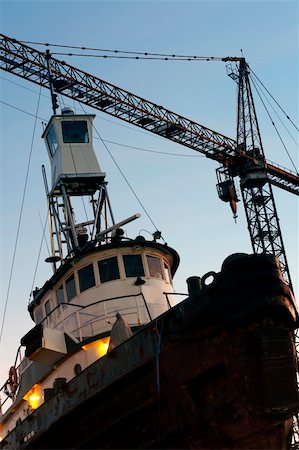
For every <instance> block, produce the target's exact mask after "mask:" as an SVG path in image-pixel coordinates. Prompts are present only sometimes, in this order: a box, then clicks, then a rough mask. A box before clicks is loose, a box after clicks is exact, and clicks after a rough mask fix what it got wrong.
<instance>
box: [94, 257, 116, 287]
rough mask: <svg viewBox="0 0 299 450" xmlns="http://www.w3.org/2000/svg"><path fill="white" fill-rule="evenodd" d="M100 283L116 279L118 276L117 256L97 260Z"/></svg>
mask: <svg viewBox="0 0 299 450" xmlns="http://www.w3.org/2000/svg"><path fill="white" fill-rule="evenodd" d="M98 265H99V271H100V280H101V283H105V282H106V281H111V280H117V279H118V278H119V269H118V263H117V257H116V256H112V258H107V259H101V260H100V261H98Z"/></svg>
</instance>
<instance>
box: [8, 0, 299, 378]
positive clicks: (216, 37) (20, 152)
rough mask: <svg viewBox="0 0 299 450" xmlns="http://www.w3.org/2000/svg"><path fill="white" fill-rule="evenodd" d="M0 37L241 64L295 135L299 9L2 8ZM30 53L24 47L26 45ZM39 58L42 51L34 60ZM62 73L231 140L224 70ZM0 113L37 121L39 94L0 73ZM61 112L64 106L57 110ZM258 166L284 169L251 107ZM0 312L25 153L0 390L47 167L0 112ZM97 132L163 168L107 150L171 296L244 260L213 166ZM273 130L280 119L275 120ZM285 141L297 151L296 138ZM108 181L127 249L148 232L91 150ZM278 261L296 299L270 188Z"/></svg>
mask: <svg viewBox="0 0 299 450" xmlns="http://www.w3.org/2000/svg"><path fill="white" fill-rule="evenodd" d="M0 8H1V11H0V12H1V29H2V33H3V34H6V35H8V36H10V37H14V38H16V39H18V40H24V41H34V42H50V43H57V44H69V45H79V46H85V47H88V46H89V47H98V48H106V49H118V50H128V51H139V52H153V53H171V54H173V53H174V54H194V55H199V56H228V55H230V56H239V55H240V51H241V49H243V52H244V56H245V57H246V59H247V61H248V62H249V64H250V66H251V67H252V69H253V70H254V72H255V73H256V74H257V75H258V77H259V78H260V79H261V80H262V82H263V83H264V84H265V86H266V87H267V88H268V89H269V91H270V92H271V94H272V95H273V96H274V97H275V99H276V100H277V101H278V102H279V103H280V104H281V105H282V107H283V108H284V110H285V111H286V112H287V113H288V115H289V116H290V117H291V118H292V120H293V121H294V122H298V32H299V25H298V3H297V2H289V1H283V2H280V1H265V2H262V1H235V2H227V1H218V2H216V1H209V2H203V1H190V2H188V1H140V0H139V1H138V2H137V1H135V2H134V1H133V2H129V1H118V2H117V1H107V2H105V1H91V2H90V1H82V0H81V1H71V0H70V1H65V2H64V1H41V0H39V1H33V2H29V1H19V2H18V1H12V0H10V1H1V2H0ZM32 46H34V45H32ZM37 48H38V49H41V50H44V49H45V47H40V46H39V47H37ZM62 58H63V59H65V60H66V61H68V62H70V64H72V65H74V66H77V67H79V68H81V69H83V70H85V71H87V72H90V73H92V74H94V75H96V76H98V77H100V78H102V79H104V80H107V81H109V82H111V83H114V84H116V85H118V86H120V87H123V88H125V89H127V90H129V91H131V92H133V93H136V94H138V95H140V96H142V97H144V98H147V99H149V100H152V101H154V102H155V103H158V104H161V105H163V106H165V107H167V108H168V109H171V110H173V111H175V112H176V113H179V114H181V115H184V116H186V117H188V118H190V119H192V120H194V121H197V122H199V123H200V124H203V125H205V126H207V127H209V128H212V129H214V130H216V131H218V132H220V133H223V134H225V135H227V136H229V137H232V138H235V134H236V85H235V84H234V82H233V81H232V80H231V79H230V78H229V77H227V75H226V68H225V64H224V63H223V62H174V61H172V62H165V61H128V60H112V59H106V60H103V59H90V58H79V57H78V58H75V57H74V58H68V57H62ZM0 76H1V78H0V82H1V99H2V101H4V102H6V103H8V104H10V105H12V106H13V107H16V108H19V109H21V110H24V111H26V112H29V113H31V114H33V115H34V114H35V112H36V110H37V104H38V100H40V106H39V111H38V116H39V117H42V118H43V119H44V120H45V121H47V120H48V119H49V117H50V115H51V105H50V100H49V94H48V92H47V91H42V92H41V94H42V96H41V97H40V98H39V88H38V87H37V86H35V85H33V84H30V83H29V82H26V81H25V80H22V79H19V78H17V77H14V76H12V75H10V74H6V73H4V72H3V73H1V74H0ZM65 103H66V104H67V105H69V106H72V107H76V110H77V112H81V109H80V106H79V105H73V104H72V103H71V102H70V101H69V100H65ZM256 106H257V110H258V117H259V124H260V127H261V133H262V139H263V143H264V150H265V153H266V157H267V159H269V160H272V161H275V162H276V163H278V164H281V165H283V166H286V167H288V168H290V169H292V166H291V163H290V162H289V159H288V157H287V156H286V153H285V151H284V149H283V147H282V145H281V143H280V142H279V139H278V137H277V136H276V134H275V131H274V129H273V127H272V126H271V124H269V120H268V118H267V115H266V114H265V112H264V110H263V108H262V107H261V105H260V103H259V102H258V99H257V96H256ZM0 111H1V278H0V280H1V305H0V318H1V322H2V315H3V311H4V304H5V301H6V298H7V288H8V280H9V274H10V271H11V263H12V258H13V249H14V244H15V239H16V232H17V221H18V216H19V213H20V205H21V199H22V193H23V188H24V182H25V175H26V168H27V163H28V158H29V152H30V148H31V143H32V140H33V146H32V158H31V165H30V170H29V178H28V183H27V191H26V196H25V203H24V214H23V218H22V223H21V229H20V236H19V243H18V247H17V251H16V260H15V265H14V270H13V276H12V284H11V289H10V293H9V297H8V307H7V316H6V321H5V326H4V332H3V337H2V342H1V343H0V359H1V364H0V366H1V373H0V383H1V384H2V382H3V381H4V379H5V378H6V376H7V372H8V369H9V367H10V365H11V364H12V363H13V361H14V357H15V352H16V349H17V347H18V344H19V339H20V338H21V337H22V336H23V335H24V334H25V332H26V331H27V330H28V329H29V328H30V327H32V326H33V322H32V321H31V319H30V318H29V317H28V314H27V303H28V299H29V294H30V290H31V286H32V283H33V277H34V273H35V271H36V276H35V280H34V286H41V285H42V284H43V282H44V281H45V280H46V279H47V278H48V277H49V276H50V272H49V268H48V267H47V266H46V264H45V263H43V260H44V259H45V258H46V257H47V256H48V254H47V248H46V245H43V247H42V252H41V257H40V260H41V263H40V264H38V268H37V270H36V266H37V255H38V252H39V247H40V243H41V238H42V225H41V221H42V222H43V221H44V219H45V217H46V201H45V194H44V187H43V181H42V175H41V165H42V164H45V165H46V167H48V157H47V153H46V151H45V147H44V144H43V142H42V140H41V139H40V136H41V134H42V124H41V120H38V121H37V124H36V132H35V135H34V139H33V129H34V117H32V116H30V115H28V114H26V113H25V112H21V111H18V110H16V109H15V108H12V107H9V106H7V105H5V104H3V103H2V104H1V109H0ZM92 112H94V113H96V114H97V119H96V128H97V130H98V131H99V133H100V134H101V136H102V138H103V139H106V140H109V141H113V142H118V143H122V144H125V145H129V146H133V147H140V148H143V149H148V150H151V151H160V152H168V153H176V154H180V155H185V156H171V155H161V154H157V153H150V152H144V151H141V150H136V149H129V148H127V147H122V146H120V145H115V144H107V145H108V147H109V150H110V151H111V153H112V154H113V156H114V157H115V159H116V160H117V162H118V164H119V165H120V167H121V169H122V171H123V172H124V173H125V175H126V177H127V179H128V180H129V182H130V183H131V185H132V186H133V188H134V190H135V191H136V193H137V194H138V196H139V198H140V199H141V201H142V203H143V204H144V206H145V208H146V209H147V211H148V212H149V214H150V216H151V217H152V219H153V221H154V222H155V224H156V225H157V227H158V228H159V229H160V230H161V231H162V233H163V236H164V238H165V240H166V241H167V243H168V244H169V245H171V246H172V247H174V248H175V249H176V250H177V251H178V252H179V253H180V255H181V266H180V269H179V271H178V273H177V277H176V280H175V281H176V283H175V285H176V288H177V291H179V292H186V285H185V280H186V278H187V277H188V276H191V275H203V274H204V273H206V272H208V271H209V270H215V271H219V270H220V268H221V264H222V262H223V260H224V259H225V258H226V257H227V256H228V255H229V254H231V253H234V252H248V253H249V252H251V248H250V241H249V234H248V232H247V225H246V222H245V218H244V211H243V207H242V205H241V203H239V204H238V206H239V217H238V221H237V224H235V223H234V221H233V218H232V216H231V213H230V209H229V207H228V206H227V204H224V203H222V202H221V201H220V200H218V197H217V193H216V187H215V185H216V176H215V169H216V168H217V166H218V165H217V164H216V163H215V162H213V161H210V160H208V159H206V158H204V157H201V156H199V155H198V154H195V153H194V152H192V151H191V150H189V149H187V148H183V147H180V146H178V145H175V144H173V143H171V142H168V141H166V140H163V139H162V138H157V137H155V136H150V135H149V134H147V133H144V132H142V131H141V130H139V129H135V128H133V127H132V126H128V125H126V124H125V123H122V122H120V121H118V120H116V119H113V118H111V117H109V116H107V115H104V114H103V113H101V112H96V111H92ZM273 116H274V118H275V122H276V123H278V122H279V120H278V118H276V116H275V115H274V113H273ZM287 127H288V130H289V131H290V132H291V133H292V136H293V137H294V138H295V139H296V140H297V141H298V135H296V133H295V131H294V129H293V128H292V127H291V126H290V125H289V123H288V124H287ZM281 132H282V135H283V138H284V141H285V143H286V145H287V148H288V150H289V152H290V154H291V155H292V157H293V159H294V161H295V163H297V167H298V148H296V146H295V144H294V142H293V140H292V138H290V136H289V134H288V133H286V131H285V129H284V128H282V131H281ZM95 147H96V152H97V156H98V158H99V162H100V165H101V167H102V169H103V170H104V171H105V172H106V173H107V179H108V181H109V185H108V188H109V192H110V197H111V201H112V205H113V209H114V213H115V217H116V220H122V219H123V218H126V217H128V216H130V215H131V214H133V213H135V212H141V214H142V218H141V219H139V221H137V222H135V223H134V224H131V225H130V226H128V227H127V230H128V232H129V233H131V234H132V235H133V236H134V235H135V234H136V233H138V232H139V230H140V229H145V230H147V231H149V232H153V231H154V230H153V227H152V225H151V223H150V222H149V221H148V219H147V218H146V216H145V214H144V213H143V211H142V210H140V206H139V204H138V203H137V202H136V200H135V199H134V196H133V195H132V193H131V192H130V190H129V189H128V188H127V185H126V183H125V181H124V180H123V178H122V176H121V174H120V173H119V171H118V169H117V168H116V166H115V165H114V163H113V161H112V159H111V157H110V156H109V154H107V151H106V150H105V148H104V147H103V145H101V143H100V142H99V141H96V143H95ZM274 195H275V199H276V204H277V209H278V215H279V218H280V224H281V228H282V233H283V237H284V243H285V247H286V252H287V257H288V261H289V266H290V270H291V275H292V279H293V284H294V286H295V289H296V292H298V228H299V227H298V225H299V223H298V221H299V217H298V199H297V198H295V196H293V195H291V194H289V193H287V192H284V191H281V190H279V189H276V188H274Z"/></svg>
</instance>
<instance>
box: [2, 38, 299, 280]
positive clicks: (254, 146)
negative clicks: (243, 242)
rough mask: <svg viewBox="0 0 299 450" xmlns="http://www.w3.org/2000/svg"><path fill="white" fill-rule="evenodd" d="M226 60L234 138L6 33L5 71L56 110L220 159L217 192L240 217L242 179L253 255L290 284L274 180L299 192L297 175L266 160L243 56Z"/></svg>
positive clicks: (3, 51)
mask: <svg viewBox="0 0 299 450" xmlns="http://www.w3.org/2000/svg"><path fill="white" fill-rule="evenodd" d="M220 60H222V61H224V62H236V63H238V70H237V71H236V72H235V73H233V72H231V74H230V75H231V77H232V78H233V79H234V80H235V81H236V82H237V83H238V119H237V138H236V140H234V139H232V138H229V137H227V136H224V135H223V134H220V133H218V132H216V131H214V130H212V129H209V128H207V127H205V126H203V125H200V124H198V123H196V122H194V121H192V120H190V119H188V118H186V117H183V116H181V115H179V114H177V113H175V112H172V111H170V110H168V109H166V108H164V107H163V106H160V105H157V104H155V103H153V102H150V101H148V100H146V99H144V98H141V97H139V96H137V95H135V94H133V93H130V92H128V91H126V90H124V89H121V88H119V87H117V86H115V85H113V84H111V83H108V82H106V81H104V80H101V79H100V78H97V77H95V76H93V75H91V74H88V73H86V72H84V71H82V70H80V69H77V68H75V67H73V66H71V65H69V64H67V63H66V62H64V61H60V60H58V59H55V58H53V57H52V56H51V54H50V52H49V50H47V51H46V52H40V51H38V50H36V49H34V48H32V47H29V46H28V45H25V44H23V43H22V42H19V41H17V40H16V39H13V38H10V37H8V36H5V35H3V34H1V35H0V68H1V69H3V70H5V71H7V72H9V73H12V74H14V75H17V76H19V77H21V78H24V79H26V80H29V81H31V82H33V83H35V84H37V85H39V86H42V87H44V88H47V89H50V92H51V98H52V105H53V112H54V114H55V113H56V109H57V108H58V104H57V95H58V94H62V95H64V96H66V97H69V98H71V99H72V100H76V101H78V102H81V103H83V104H85V105H88V106H90V107H92V108H95V109H98V110H100V111H103V112H105V113H107V114H110V115H112V116H114V117H117V118H119V119H122V120H124V121H126V122H129V123H131V124H133V125H135V126H138V127H140V128H142V129H145V130H147V131H149V132H151V133H154V134H156V135H159V136H162V137H164V138H166V139H169V140H171V141H173V142H176V143H179V144H181V145H183V146H186V147H189V148H191V149H193V150H195V151H197V152H200V153H202V154H203V155H205V156H206V157H207V158H210V159H213V160H215V161H217V162H219V163H220V165H221V166H220V167H219V168H218V169H217V170H216V172H217V179H218V183H217V190H218V195H219V197H220V199H221V200H223V201H225V202H228V203H229V204H230V206H231V209H232V211H233V214H234V215H236V208H237V206H236V203H237V201H238V200H239V199H238V198H237V193H236V188H235V182H234V180H235V178H236V177H239V179H240V191H241V196H242V200H243V203H244V208H245V214H246V219H247V224H248V230H249V234H250V239H251V244H252V248H253V252H254V253H271V254H273V255H275V256H276V257H277V258H278V260H279V261H280V265H281V270H282V273H283V276H284V278H285V280H286V282H287V283H288V285H289V286H290V287H291V289H292V283H291V277H290V272H289V268H288V263H287V258H286V252H285V248H284V244H283V240H282V234H281V230H280V226H279V220H278V215H277V210H276V206H275V201H274V196H273V192H272V185H275V186H277V187H279V188H281V189H284V190H286V191H288V192H290V193H293V194H296V195H299V175H298V173H294V172H292V171H289V170H287V169H283V168H281V167H279V166H278V165H275V164H273V163H270V162H268V161H267V160H266V158H265V154H264V150H263V145H262V139H261V135H260V130H259V126H258V120H257V115H256V111H255V106H254V100H253V95H252V90H251V86H250V80H249V73H250V69H249V66H248V64H247V62H246V60H245V58H243V57H225V58H220Z"/></svg>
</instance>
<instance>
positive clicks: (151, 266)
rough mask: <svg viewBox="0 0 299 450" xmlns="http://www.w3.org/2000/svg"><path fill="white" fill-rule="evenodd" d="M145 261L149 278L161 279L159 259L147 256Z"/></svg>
mask: <svg viewBox="0 0 299 450" xmlns="http://www.w3.org/2000/svg"><path fill="white" fill-rule="evenodd" d="M146 259H147V264H148V270H149V274H150V277H153V278H162V277H163V275H162V268H161V262H160V259H159V258H157V257H156V256H149V255H147V257H146Z"/></svg>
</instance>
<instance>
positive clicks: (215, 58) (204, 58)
mask: <svg viewBox="0 0 299 450" xmlns="http://www.w3.org/2000/svg"><path fill="white" fill-rule="evenodd" d="M20 42H21V43H22V44H30V45H42V46H46V47H60V48H70V49H71V48H72V49H76V50H84V51H85V50H89V51H93V52H107V53H116V54H124V55H137V56H136V57H129V59H147V58H140V57H138V55H139V56H145V57H148V56H149V57H158V59H162V57H163V59H165V58H166V59H168V58H170V59H176V60H183V61H184V60H187V59H188V60H189V61H190V60H199V61H222V60H223V58H222V57H221V56H197V55H175V54H170V53H152V52H136V51H127V50H111V49H103V48H94V47H84V46H79V45H66V44H50V43H48V42H34V41H20ZM51 54H52V55H53V54H55V55H65V56H92V57H97V55H82V54H71V53H52V52H51ZM98 57H101V58H117V56H106V55H98ZM120 58H126V57H125V56H121V57H120ZM148 59H153V58H148Z"/></svg>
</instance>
